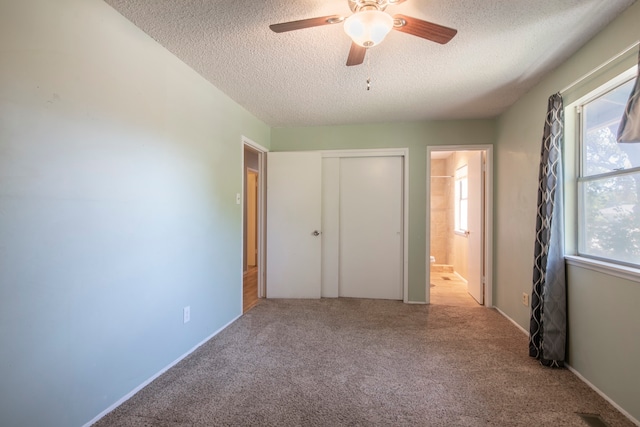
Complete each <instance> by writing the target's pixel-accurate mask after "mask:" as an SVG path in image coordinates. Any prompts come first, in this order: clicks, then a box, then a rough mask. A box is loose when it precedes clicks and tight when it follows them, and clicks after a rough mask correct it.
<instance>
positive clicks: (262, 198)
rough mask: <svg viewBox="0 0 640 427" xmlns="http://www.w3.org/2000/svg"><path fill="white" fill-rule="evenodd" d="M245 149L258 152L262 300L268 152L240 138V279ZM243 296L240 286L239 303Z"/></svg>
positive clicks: (261, 292) (260, 295)
mask: <svg viewBox="0 0 640 427" xmlns="http://www.w3.org/2000/svg"><path fill="white" fill-rule="evenodd" d="M245 148H250V149H251V150H253V151H257V152H258V218H257V222H258V232H257V236H256V237H257V239H258V256H257V263H258V298H264V297H265V295H266V288H265V285H266V280H265V278H266V273H267V265H266V261H267V227H266V225H267V224H266V179H265V177H266V175H265V174H266V172H267V155H266V153H268V152H269V150H268V149H267V148H265V147H263V146H262V145H260V144H258V143H256V142H254V141H252V140H251V139H249V138H247V137H246V136H244V135H242V137H241V141H240V150H241V151H240V152H241V156H240V159H241V163H242V169H241V175H242V184H241V185H242V196H241V197H240V205H241V206H240V212H241V216H242V221H241V222H240V242H241V244H240V254H241V257H240V259H241V260H242V261H241V262H240V264H241V265H240V272H241V276H240V277H242V273H243V272H244V248H243V243H242V242H244V238H245V235H244V221H245V218H244V216H245V206H244V200H245V197H246V190H245V185H246V184H245V179H246V177H245V170H246V167H245V164H244V150H245ZM243 299H244V296H243V293H242V286H241V287H240V301H243Z"/></svg>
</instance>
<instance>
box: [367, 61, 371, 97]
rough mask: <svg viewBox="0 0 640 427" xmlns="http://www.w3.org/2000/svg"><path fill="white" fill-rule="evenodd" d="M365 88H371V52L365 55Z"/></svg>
mask: <svg viewBox="0 0 640 427" xmlns="http://www.w3.org/2000/svg"><path fill="white" fill-rule="evenodd" d="M367 76H368V77H367V90H371V53H369V55H367Z"/></svg>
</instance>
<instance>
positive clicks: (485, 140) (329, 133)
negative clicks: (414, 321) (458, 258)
mask: <svg viewBox="0 0 640 427" xmlns="http://www.w3.org/2000/svg"><path fill="white" fill-rule="evenodd" d="M494 141H495V124H494V121H493V120H464V121H434V122H425V123H395V124H371V125H353V126H322V127H307V128H275V129H272V131H271V149H272V151H302V150H340V149H369V148H398V147H403V148H404V147H407V148H409V301H413V302H424V301H425V291H426V277H425V276H426V265H427V264H426V221H425V218H426V206H427V176H426V165H427V146H437V145H491V144H493V142H494Z"/></svg>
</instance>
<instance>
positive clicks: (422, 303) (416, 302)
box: [405, 301, 427, 305]
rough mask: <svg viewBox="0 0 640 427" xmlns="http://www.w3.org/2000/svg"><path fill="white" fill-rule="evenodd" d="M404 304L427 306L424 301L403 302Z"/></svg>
mask: <svg viewBox="0 0 640 427" xmlns="http://www.w3.org/2000/svg"><path fill="white" fill-rule="evenodd" d="M405 304H415V305H427V303H426V302H424V301H405Z"/></svg>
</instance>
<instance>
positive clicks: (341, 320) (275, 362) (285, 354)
mask: <svg viewBox="0 0 640 427" xmlns="http://www.w3.org/2000/svg"><path fill="white" fill-rule="evenodd" d="M527 348H528V347H527V338H526V336H525V335H524V334H523V333H522V332H521V331H520V330H518V329H517V328H516V327H515V326H514V325H512V324H511V323H510V322H509V321H508V320H507V319H505V318H504V317H502V316H501V315H500V314H499V313H497V312H496V311H494V310H491V309H485V308H483V307H479V306H478V307H476V308H473V307H458V306H452V305H444V304H434V305H431V306H423V305H407V304H402V303H401V302H394V301H380V300H356V299H331V300H327V299H323V300H267V301H262V302H261V303H260V304H259V305H258V306H257V307H255V308H254V309H252V310H251V311H249V312H248V313H247V314H245V315H244V316H243V317H242V318H241V319H239V320H238V321H236V322H235V323H234V324H232V325H231V326H230V327H229V328H227V329H226V330H224V331H223V332H222V333H220V334H219V335H218V336H217V337H215V338H214V339H212V340H211V341H209V342H208V343H206V344H205V345H203V346H202V347H201V348H199V349H198V350H197V351H196V352H194V353H193V354H192V355H191V356H189V357H188V358H186V359H185V360H183V361H182V362H181V363H179V364H178V365H176V366H175V367H174V368H172V369H170V370H169V371H168V372H166V373H165V374H164V375H162V376H161V377H160V378H158V379H157V380H156V381H154V382H153V383H152V384H150V385H149V386H148V387H146V388H145V389H143V390H142V391H140V392H139V393H138V394H137V395H135V396H134V397H133V398H131V399H130V400H129V401H127V402H126V403H124V404H123V405H121V406H120V407H119V408H117V409H116V410H115V411H113V412H112V413H110V414H109V415H107V416H106V417H104V418H103V419H102V420H100V421H99V422H98V423H97V424H96V425H97V426H100V427H102V426H260V425H265V426H586V425H588V424H586V423H585V422H584V421H582V419H581V418H580V417H579V416H578V415H577V414H576V412H583V413H597V414H600V415H601V416H602V418H603V419H604V421H605V422H606V423H607V424H608V425H610V426H632V424H631V423H630V422H629V421H628V420H627V419H626V418H624V417H623V416H622V415H621V414H620V413H619V412H617V411H616V410H615V409H614V408H613V407H611V406H610V405H609V404H608V403H607V402H605V401H604V400H603V399H602V398H601V397H599V396H598V395H597V394H596V393H595V392H593V391H592V390H591V389H589V388H588V387H587V386H586V385H585V384H584V383H582V382H581V381H580V380H578V379H577V378H576V377H575V376H574V375H573V374H572V373H571V372H569V371H567V370H550V369H547V368H543V367H541V366H540V365H539V364H538V363H537V362H535V361H534V360H531V359H530V358H529V357H528V356H527Z"/></svg>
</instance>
